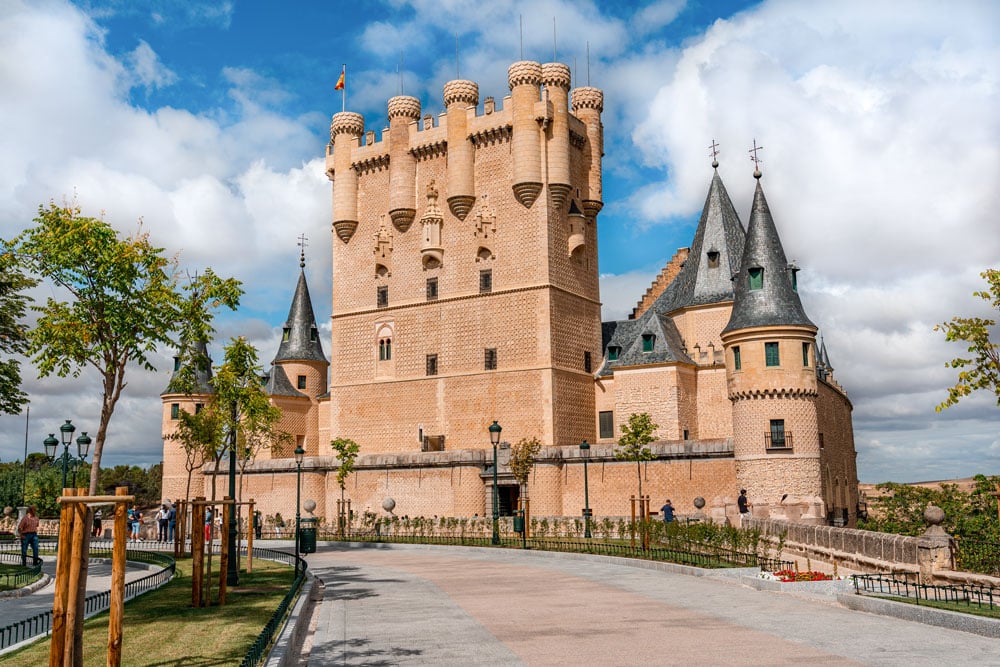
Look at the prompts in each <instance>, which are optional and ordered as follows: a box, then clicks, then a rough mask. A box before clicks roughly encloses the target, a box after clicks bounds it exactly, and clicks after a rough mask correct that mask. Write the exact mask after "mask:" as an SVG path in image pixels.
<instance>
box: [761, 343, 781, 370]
mask: <svg viewBox="0 0 1000 667" xmlns="http://www.w3.org/2000/svg"><path fill="white" fill-rule="evenodd" d="M764 365H765V366H780V365H781V358H780V357H779V355H778V344H777V343H764Z"/></svg>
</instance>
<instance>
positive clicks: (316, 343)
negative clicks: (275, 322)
mask: <svg viewBox="0 0 1000 667" xmlns="http://www.w3.org/2000/svg"><path fill="white" fill-rule="evenodd" d="M299 266H300V268H301V269H302V270H301V271H300V272H299V283H298V285H296V287H295V296H293V297H292V307H291V308H290V309H289V310H288V319H287V320H286V321H285V326H284V329H283V330H282V335H281V345H280V346H279V347H278V354H277V355H276V356H275V357H274V361H273V362H271V363H275V364H277V363H281V362H283V361H323V362H325V361H326V355H324V354H323V344H322V343H320V340H319V329H317V327H316V317H315V315H313V307H312V299H310V298H309V286H308V285H307V284H306V273H305V268H304V266H305V264H304V262H300V264H299Z"/></svg>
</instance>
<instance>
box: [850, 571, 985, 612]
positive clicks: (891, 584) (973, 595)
mask: <svg viewBox="0 0 1000 667" xmlns="http://www.w3.org/2000/svg"><path fill="white" fill-rule="evenodd" d="M852 578H853V579H854V592H855V593H857V594H858V595H877V596H883V597H896V598H906V599H908V600H913V601H914V603H916V604H920V602H921V601H923V602H924V603H925V604H926V603H927V602H941V603H949V604H954V605H958V606H966V607H978V608H980V609H989V610H990V611H1000V588H992V587H990V586H980V585H973V584H960V585H953V586H940V585H934V584H922V583H920V582H918V581H917V580H916V577H915V575H908V574H906V573H897V574H855V575H853V576H852Z"/></svg>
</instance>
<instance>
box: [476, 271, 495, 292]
mask: <svg viewBox="0 0 1000 667" xmlns="http://www.w3.org/2000/svg"><path fill="white" fill-rule="evenodd" d="M492 291H493V269H483V270H482V271H480V272H479V293H480V294H489V293H490V292H492Z"/></svg>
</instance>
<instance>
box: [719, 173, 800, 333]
mask: <svg viewBox="0 0 1000 667" xmlns="http://www.w3.org/2000/svg"><path fill="white" fill-rule="evenodd" d="M754 177H755V178H757V179H758V180H757V189H756V190H755V192H754V196H753V209H752V210H751V211H750V225H749V227H748V228H747V235H746V244H745V246H744V249H743V258H742V260H741V261H740V270H739V273H738V274H737V275H736V276H735V277H734V279H733V283H734V287H735V297H736V298H735V300H734V302H733V312H732V314H731V316H730V318H729V324H727V325H726V328H725V329H723V330H722V332H723V333H726V332H729V331H736V330H738V329H749V328H751V327H763V326H774V325H800V326H808V327H813V328H815V327H816V325H815V324H813V323H812V322H811V321H810V320H809V318H808V317H806V313H805V311H804V310H803V309H802V302H801V301H800V300H799V295H798V292H797V291H796V287H795V271H796V270H797V269H796V268H795V267H794V266H792V265H790V264H789V263H788V260H787V259H785V251H784V249H783V248H782V247H781V239H780V238H779V237H778V230H777V228H776V227H775V225H774V219H773V218H772V217H771V209H770V208H769V207H768V205H767V199H765V198H764V190H763V188H761V185H760V172H759V171H758V172H755V173H754Z"/></svg>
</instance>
